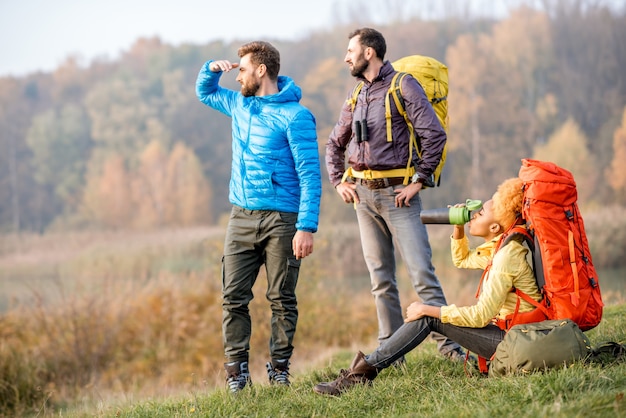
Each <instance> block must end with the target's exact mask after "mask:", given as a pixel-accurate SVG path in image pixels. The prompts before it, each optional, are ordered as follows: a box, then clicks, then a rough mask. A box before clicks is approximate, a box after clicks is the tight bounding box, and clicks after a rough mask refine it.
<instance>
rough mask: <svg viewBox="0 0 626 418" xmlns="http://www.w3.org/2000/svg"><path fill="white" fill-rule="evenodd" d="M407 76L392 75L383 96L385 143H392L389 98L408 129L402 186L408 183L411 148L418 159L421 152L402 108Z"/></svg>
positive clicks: (411, 155)
mask: <svg viewBox="0 0 626 418" xmlns="http://www.w3.org/2000/svg"><path fill="white" fill-rule="evenodd" d="M407 75H409V74H408V73H404V72H400V71H398V72H397V73H395V74H394V76H393V78H392V79H391V85H390V86H389V90H388V91H387V96H385V119H386V121H387V142H392V141H393V129H392V127H393V126H392V123H391V98H393V101H394V103H395V104H396V109H398V113H400V115H402V117H403V118H404V121H405V122H406V124H407V126H408V128H409V159H408V161H407V163H406V170H407V173H406V175H405V179H404V184H405V185H406V184H408V183H409V170H410V169H411V166H412V164H413V148H415V150H416V152H417V155H418V157H420V158H422V150H421V147H420V144H419V143H418V142H417V138H416V136H415V129H414V128H413V124H412V123H411V121H410V119H409V115H408V114H407V113H406V109H405V107H404V99H403V98H402V80H404V78H405V77H406V76H407Z"/></svg>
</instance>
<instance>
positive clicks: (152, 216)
mask: <svg viewBox="0 0 626 418" xmlns="http://www.w3.org/2000/svg"><path fill="white" fill-rule="evenodd" d="M167 160H168V158H167V150H166V149H165V147H164V146H163V144H161V142H160V141H158V140H153V141H151V142H150V143H149V144H148V146H146V148H145V149H144V150H143V152H142V153H141V156H140V157H139V166H138V167H137V171H136V174H135V176H134V182H133V200H134V201H135V204H136V208H135V213H134V224H135V225H136V226H138V227H141V228H147V227H156V226H161V225H163V223H164V219H165V205H166V201H167V200H168V196H167V189H166V176H167Z"/></svg>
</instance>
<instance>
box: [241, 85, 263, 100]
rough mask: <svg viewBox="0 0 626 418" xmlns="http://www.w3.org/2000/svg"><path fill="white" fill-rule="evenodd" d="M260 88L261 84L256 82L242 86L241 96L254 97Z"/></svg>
mask: <svg viewBox="0 0 626 418" xmlns="http://www.w3.org/2000/svg"><path fill="white" fill-rule="evenodd" d="M260 88H261V83H259V82H258V81H257V82H253V83H250V84H247V85H242V86H241V94H243V95H244V97H251V96H254V95H256V92H257V91H259V89H260Z"/></svg>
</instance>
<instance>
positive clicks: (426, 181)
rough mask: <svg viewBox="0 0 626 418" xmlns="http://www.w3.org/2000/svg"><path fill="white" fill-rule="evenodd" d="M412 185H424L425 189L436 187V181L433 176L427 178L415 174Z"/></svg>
mask: <svg viewBox="0 0 626 418" xmlns="http://www.w3.org/2000/svg"><path fill="white" fill-rule="evenodd" d="M411 183H422V184H423V185H424V186H425V187H435V181H434V180H433V178H432V176H431V177H430V178H426V177H424V175H423V174H420V173H415V174H413V177H411Z"/></svg>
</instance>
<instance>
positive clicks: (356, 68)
mask: <svg viewBox="0 0 626 418" xmlns="http://www.w3.org/2000/svg"><path fill="white" fill-rule="evenodd" d="M369 65H370V63H369V61H367V60H365V59H361V58H359V61H358V62H356V63H354V65H353V66H352V71H350V74H351V75H352V77H357V78H362V77H363V73H364V72H365V70H367V67H369Z"/></svg>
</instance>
